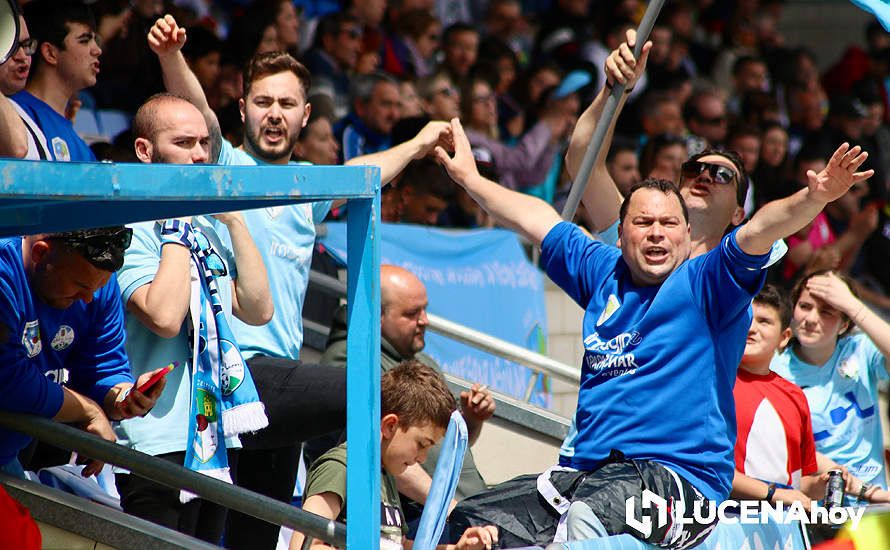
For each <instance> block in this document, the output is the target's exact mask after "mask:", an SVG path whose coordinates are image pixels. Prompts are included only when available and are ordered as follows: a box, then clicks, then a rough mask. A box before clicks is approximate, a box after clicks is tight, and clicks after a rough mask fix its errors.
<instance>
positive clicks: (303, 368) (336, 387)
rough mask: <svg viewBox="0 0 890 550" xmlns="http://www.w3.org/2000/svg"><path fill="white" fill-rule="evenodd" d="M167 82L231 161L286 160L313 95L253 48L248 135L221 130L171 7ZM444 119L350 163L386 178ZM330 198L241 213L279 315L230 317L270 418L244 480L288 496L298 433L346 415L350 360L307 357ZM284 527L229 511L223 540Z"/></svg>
mask: <svg viewBox="0 0 890 550" xmlns="http://www.w3.org/2000/svg"><path fill="white" fill-rule="evenodd" d="M148 40H149V45H150V47H151V48H152V50H154V52H155V53H156V54H157V55H158V59H159V60H160V63H161V69H162V71H163V74H164V82H166V83H167V86H168V89H169V91H170V92H173V93H176V94H180V95H182V96H184V97H187V98H189V99H190V100H192V101H193V102H194V103H195V104H196V105H198V106H199V108H200V109H201V111H202V113H203V114H204V116H205V119H206V120H207V124H208V127H209V129H210V134H211V144H210V145H211V147H210V149H211V153H210V158H211V159H213V158H216V159H217V162H218V163H219V164H224V165H254V164H270V165H287V164H288V163H289V162H290V159H291V153H292V151H293V149H294V144H295V143H296V140H297V138H298V137H299V134H300V130H301V129H302V128H303V127H304V126H305V125H306V122H307V120H308V118H309V113H310V110H311V108H312V107H311V105H310V104H308V103H307V102H306V97H307V92H308V88H309V80H310V75H309V72H308V71H307V70H306V68H305V67H303V65H301V64H300V63H299V62H297V61H296V60H295V59H294V58H293V57H291V56H290V55H288V54H285V53H280V52H277V53H268V54H260V55H257V56H255V57H254V58H253V59H252V60H251V61H250V63H249V64H248V67H247V68H246V70H245V77H244V97H243V98H242V99H241V100H240V107H241V115H242V119H243V120H244V140H243V145H242V146H241V147H239V148H235V147H233V146H232V145H231V144H230V143H228V142H227V141H225V140H223V139H222V138H221V135H220V132H219V123H218V122H217V120H216V115H215V114H214V113H213V111H212V110H211V109H210V107H209V105H208V104H207V100H206V98H205V96H204V93H203V91H202V89H201V86H200V84H199V83H198V81H197V79H196V78H195V76H194V74H192V72H191V70H190V69H189V68H188V65H187V64H186V62H185V59H184V58H183V56H182V54H181V52H180V48H181V47H182V45H183V44H184V43H185V40H186V36H185V29H181V28H180V27H179V26H178V25H177V24H176V21H175V20H174V19H173V17H171V16H166V17H165V18H164V19H161V20H159V21H158V22H157V23H156V24H155V26H154V27H153V28H152V30H151V31H150V33H149V37H148ZM450 134H451V130H450V127H449V126H448V125H447V124H446V123H444V122H432V123H429V124H428V125H427V126H425V127H424V128H423V129H422V130H421V131H420V133H418V135H417V136H416V137H415V138H413V139H411V140H409V141H407V142H405V143H403V144H401V145H398V146H396V147H393V148H392V149H389V150H388V151H383V152H380V153H375V154H373V155H366V156H364V157H359V158H355V159H352V160H351V161H350V162H349V164H350V165H366V164H371V165H376V166H379V167H380V169H381V180H382V182H383V183H386V182H388V181H390V180H392V178H393V177H394V176H395V175H396V174H398V173H399V172H400V171H401V170H402V169H403V168H404V167H405V166H406V165H407V164H408V162H410V161H411V160H413V159H415V158H422V157H424V156H426V155H427V154H428V153H429V152H430V151H431V150H432V149H433V147H435V146H436V145H437V144H440V143H444V142H445V141H447V139H448V138H449V137H450ZM331 206H332V204H331V203H330V202H328V201H322V202H315V203H311V204H300V205H292V206H284V207H276V208H266V209H259V210H253V211H248V212H245V213H244V218H245V221H246V222H247V225H248V228H249V230H250V233H251V235H253V237H254V239H255V240H256V243H257V246H258V247H259V250H260V253H261V254H262V256H263V261H264V263H265V264H266V266H267V268H268V272H269V277H270V285H271V289H272V295H273V299H274V303H275V309H276V311H275V316H274V317H273V319H272V321H271V322H270V323H269V324H267V325H266V326H264V327H262V328H259V327H249V326H246V325H244V324H239V323H237V321H236V322H234V323H233V329H234V330H235V334H236V336H237V338H238V342H239V345H240V346H241V349H242V352H243V354H244V357H245V358H246V359H247V360H248V363H249V365H250V369H251V372H252V373H253V376H254V380H255V382H256V385H257V389H258V391H259V394H260V397H261V399H262V401H263V403H264V404H265V406H266V413H267V415H268V416H269V427H267V428H265V429H264V430H261V431H260V432H257V433H256V434H255V435H252V436H249V437H242V443H243V444H244V448H243V449H242V451H241V453H240V457H239V477H238V484H239V485H242V486H244V487H247V488H249V489H252V490H255V491H258V492H261V493H264V494H267V495H269V496H272V497H273V498H277V499H279V500H281V501H285V502H288V501H290V498H291V496H292V492H293V487H294V483H295V480H296V473H297V461H298V459H299V455H300V447H299V445H298V443H299V442H300V441H301V440H306V439H310V438H313V437H316V436H318V435H321V434H325V433H328V432H331V431H333V430H336V429H341V428H343V427H344V426H345V423H346V376H345V371H344V370H343V369H338V368H336V367H325V366H319V365H305V364H301V363H300V362H299V361H298V359H299V352H300V347H301V346H302V343H303V330H302V307H303V300H304V297H305V294H306V288H307V286H308V280H309V268H310V264H311V258H312V248H313V246H314V243H315V224H317V223H320V222H321V221H322V220H323V219H324V217H325V215H327V212H328V211H329V210H330V208H331ZM277 536H278V528H277V527H275V526H270V525H269V524H267V523H265V522H262V521H258V520H256V519H254V518H251V517H248V516H245V515H243V514H239V513H234V512H232V513H230V514H229V524H228V530H227V534H226V544H227V545H229V546H230V547H231V548H251V549H253V548H274V546H275V542H276V540H277Z"/></svg>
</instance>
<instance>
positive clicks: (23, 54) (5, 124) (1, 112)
mask: <svg viewBox="0 0 890 550" xmlns="http://www.w3.org/2000/svg"><path fill="white" fill-rule="evenodd" d="M18 39H19V40H18V45H17V46H16V49H15V51H13V52H12V55H10V56H9V59H7V60H6V61H5V62H4V63H3V64H2V65H0V92H2V93H3V95H5V96H6V97H7V99H6V100H4V101H0V156H3V157H14V158H26V159H29V160H46V159H49V158H51V157H50V153H49V149H47V147H46V138H45V137H44V136H43V132H42V131H41V130H40V127H39V126H38V125H37V123H36V122H34V120H33V119H32V118H31V117H30V116H28V114H27V113H25V111H23V110H22V108H21V107H19V106H18V104H17V103H16V102H15V101H12V100H11V99H8V98H9V96H12V95H14V94H17V93H19V92H21V91H22V90H24V89H25V85H26V84H27V83H28V74H29V73H30V71H31V56H32V55H33V54H34V52H35V51H37V41H36V40H34V39H33V38H31V34H30V33H29V32H28V25H27V24H26V23H25V18H24V17H22V16H21V15H20V16H19V36H18Z"/></svg>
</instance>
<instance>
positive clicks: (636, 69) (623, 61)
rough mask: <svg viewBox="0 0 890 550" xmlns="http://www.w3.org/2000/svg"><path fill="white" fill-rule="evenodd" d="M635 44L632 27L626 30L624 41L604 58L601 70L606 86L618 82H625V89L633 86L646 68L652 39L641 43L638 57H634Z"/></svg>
mask: <svg viewBox="0 0 890 550" xmlns="http://www.w3.org/2000/svg"><path fill="white" fill-rule="evenodd" d="M636 45H637V31H635V30H633V29H628V30H627V38H626V41H625V42H624V43H623V44H621V45H620V46H618V49H616V50H613V51H612V53H610V54H609V57H607V58H606V64H605V67H603V70H604V71H605V73H606V85H607V86H608V87H610V88H611V87H612V86H614V85H615V84H616V83H618V84H626V85H627V89H628V90H629V89H631V88H633V87H634V86H635V85H636V83H637V80H639V79H640V77H641V76H642V75H643V72H644V71H645V70H646V61H647V60H648V59H649V50H651V49H652V41H651V40H648V41H646V43H645V44H643V50H642V51H641V52H640V59H639V60H637V59H636V58H634V47H635V46H636Z"/></svg>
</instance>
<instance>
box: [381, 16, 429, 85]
mask: <svg viewBox="0 0 890 550" xmlns="http://www.w3.org/2000/svg"><path fill="white" fill-rule="evenodd" d="M441 36H442V25H441V23H439V20H438V19H436V18H435V17H434V16H433V15H432V14H431V13H430V12H429V11H427V10H413V11H409V12H407V13H405V15H404V16H402V17H400V18H399V21H398V26H397V27H396V32H395V35H394V36H390V37H387V40H386V43H385V45H384V55H383V70H384V71H386V72H388V73H390V74H392V75H395V76H399V77H410V78H422V77H425V76H429V75H431V74H433V71H434V69H435V61H434V57H435V54H436V50H437V49H438V48H439V45H440V44H441V41H440V38H441Z"/></svg>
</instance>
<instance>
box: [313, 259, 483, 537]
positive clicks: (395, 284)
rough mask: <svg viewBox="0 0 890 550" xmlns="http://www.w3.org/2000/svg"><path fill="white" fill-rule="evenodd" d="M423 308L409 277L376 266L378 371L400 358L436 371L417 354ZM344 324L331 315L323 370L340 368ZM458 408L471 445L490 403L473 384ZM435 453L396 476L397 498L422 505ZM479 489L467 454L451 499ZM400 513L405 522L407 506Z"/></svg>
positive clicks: (421, 294) (421, 291)
mask: <svg viewBox="0 0 890 550" xmlns="http://www.w3.org/2000/svg"><path fill="white" fill-rule="evenodd" d="M427 305H428V299H427V295H426V287H425V286H424V285H423V283H422V282H421V281H420V279H418V278H417V277H416V276H415V275H414V274H413V273H411V272H410V271H408V270H405V269H402V268H401V267H396V266H394V265H386V264H384V265H381V266H380V344H381V345H380V347H381V349H380V352H381V353H380V367H381V368H382V369H383V370H384V371H387V370H389V369H391V368H393V367H395V366H396V365H397V364H399V362H401V361H403V360H405V359H417V360H419V361H421V362H422V363H425V364H427V365H429V366H431V367H433V368H435V369H436V370H437V371H440V372H441V370H442V369H440V368H439V365H438V364H436V362H435V360H433V358H432V357H430V356H429V355H426V354H424V353H421V352H422V351H423V348H424V346H425V344H426V342H425V339H424V338H425V334H426V327H427V325H429V320H428V319H427V316H426V307H427ZM345 319H346V309H345V307H342V308H340V310H338V311H337V314H336V315H335V316H334V323H333V326H332V328H331V335H330V337H329V339H328V347H327V349H326V350H325V352H324V355H323V356H322V358H321V363H322V364H324V365H338V366H346V324H345ZM460 404H461V412H462V413H463V416H464V420H466V422H467V431H468V432H469V437H470V445H471V446H472V445H473V444H474V443H475V442H476V440H477V439H478V438H479V433H480V432H481V431H482V425H483V423H484V422H485V421H486V420H488V419H489V418H491V415H492V414H494V409H495V404H494V399H492V397H491V392H489V391H488V390H487V389H486V388H485V387H483V386H480V385H479V384H473V387H472V388H471V389H470V391H465V392H461V394H460ZM440 448H441V446H440V445H436V446H434V447H433V448H431V449H430V452H429V455H428V456H427V459H426V462H424V463H423V464H422V465H414V466H412V467H410V468H408V470H407V471H406V472H405V474H403V475H402V476H399V477H397V482H398V486H399V492H400V493H402V494H403V495H405V496H407V497H409V498H410V499H412V500H414V501H415V502H419V503H421V504H422V503H423V502H424V501H426V495H427V493H428V492H429V488H430V482H431V478H430V476H432V474H433V472H434V471H435V469H436V461H437V460H438V458H439V449H440ZM483 489H485V482H484V480H483V479H482V476H481V475H480V474H479V471H478V470H477V469H476V464H475V462H474V460H473V453H472V452H471V451H470V450H469V449H467V453H466V455H464V465H463V470H462V471H461V477H460V482H459V484H458V487H457V491H456V492H455V495H454V498H455V499H456V500H460V499H463V498H465V497H468V496H470V495H472V494H474V493H477V492H479V491H481V490H483ZM406 511H407V512H408V513H407V514H406V515H407V516H409V517H408V521H409V522H410V521H411V517H410V516H411V512H410V507H409V509H408V510H406Z"/></svg>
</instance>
